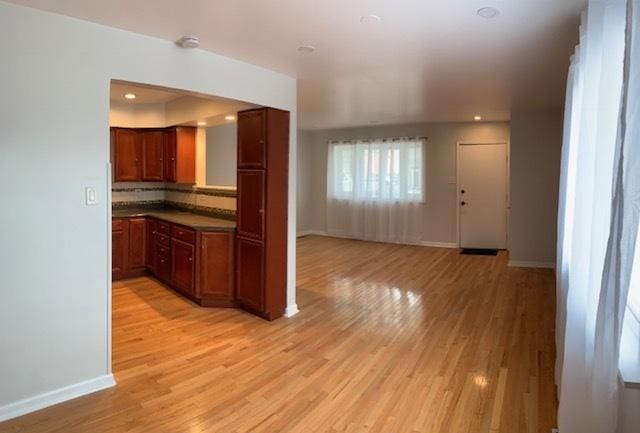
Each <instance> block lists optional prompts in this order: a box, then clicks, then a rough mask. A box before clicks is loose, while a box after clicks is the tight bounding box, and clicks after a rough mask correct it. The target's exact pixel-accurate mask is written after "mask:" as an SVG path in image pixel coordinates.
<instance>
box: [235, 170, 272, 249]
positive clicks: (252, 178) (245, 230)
mask: <svg viewBox="0 0 640 433" xmlns="http://www.w3.org/2000/svg"><path fill="white" fill-rule="evenodd" d="M264 180H265V171H264V170H238V183H237V185H238V191H239V192H242V193H241V194H240V193H238V197H237V199H236V200H237V212H236V216H237V221H238V236H241V237H244V238H249V239H257V240H263V232H264V224H265V219H264V204H265V203H264V195H265V184H264Z"/></svg>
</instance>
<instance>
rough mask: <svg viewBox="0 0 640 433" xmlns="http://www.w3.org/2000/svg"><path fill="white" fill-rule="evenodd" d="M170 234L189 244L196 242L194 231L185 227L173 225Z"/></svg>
mask: <svg viewBox="0 0 640 433" xmlns="http://www.w3.org/2000/svg"><path fill="white" fill-rule="evenodd" d="M171 236H172V237H174V238H176V239H178V240H181V241H183V242H187V243H190V244H195V243H196V232H194V231H193V230H191V229H188V228H185V227H180V226H173V227H172V228H171Z"/></svg>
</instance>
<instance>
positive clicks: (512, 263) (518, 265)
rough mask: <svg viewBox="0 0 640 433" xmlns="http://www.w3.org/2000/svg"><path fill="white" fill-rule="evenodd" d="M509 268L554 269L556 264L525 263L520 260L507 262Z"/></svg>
mask: <svg viewBox="0 0 640 433" xmlns="http://www.w3.org/2000/svg"><path fill="white" fill-rule="evenodd" d="M509 266H510V267H512V268H543V269H555V268H556V264H555V263H553V262H527V261H520V260H509Z"/></svg>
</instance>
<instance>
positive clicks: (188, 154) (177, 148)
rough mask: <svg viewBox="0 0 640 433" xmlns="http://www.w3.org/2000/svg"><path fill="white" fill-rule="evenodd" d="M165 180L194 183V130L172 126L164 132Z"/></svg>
mask: <svg viewBox="0 0 640 433" xmlns="http://www.w3.org/2000/svg"><path fill="white" fill-rule="evenodd" d="M164 137H165V155H166V165H165V172H166V175H165V180H166V181H167V182H174V183H191V184H193V183H196V128H193V127H190V126H174V127H172V128H167V129H166V131H165V136H164Z"/></svg>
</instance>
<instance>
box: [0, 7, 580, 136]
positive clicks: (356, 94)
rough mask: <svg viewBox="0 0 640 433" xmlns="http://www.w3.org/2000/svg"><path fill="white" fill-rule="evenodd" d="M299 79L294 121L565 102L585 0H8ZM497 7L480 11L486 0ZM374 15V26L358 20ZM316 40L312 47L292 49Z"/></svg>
mask: <svg viewBox="0 0 640 433" xmlns="http://www.w3.org/2000/svg"><path fill="white" fill-rule="evenodd" d="M12 2H13V3H18V4H22V5H26V6H31V7H35V8H38V9H43V10H48V11H53V12H57V13H61V14H64V15H69V16H73V17H77V18H81V19H85V20H88V21H93V22H97V23H101V24H105V25H109V26H113V27H118V28H123V29H127V30H131V31H134V32H138V33H142V34H147V35H151V36H156V37H159V38H163V39H167V40H177V39H178V38H180V37H181V36H183V35H186V34H193V35H197V36H198V37H199V38H200V40H201V48H202V49H205V50H209V51H213V52H216V53H219V54H223V55H226V56H229V57H233V58H236V59H240V60H244V61H247V62H250V63H253V64H256V65H260V66H263V67H266V68H270V69H273V70H276V71H280V72H283V73H285V74H287V75H290V76H293V77H297V78H298V80H299V82H298V110H299V116H298V117H299V127H301V128H302V129H318V128H334V127H344V126H359V125H366V124H369V123H373V122H377V123H381V124H384V123H409V122H418V121H467V120H470V119H472V117H473V115H475V114H480V115H482V116H483V117H484V118H485V119H486V120H507V119H509V116H510V112H511V110H513V109H532V108H560V107H561V106H562V101H563V94H564V80H565V77H566V70H567V68H568V64H569V56H570V55H571V53H572V50H573V46H574V45H575V43H576V42H577V34H578V25H579V15H580V12H581V11H582V9H583V8H584V7H585V6H586V3H587V0H268V1H267V0H235V1H215V0H180V1H177V0H153V1H152V0H109V1H104V0H12ZM487 5H491V6H495V7H497V8H498V9H499V10H500V11H501V14H500V16H499V17H498V18H496V19H493V20H486V19H483V18H480V17H479V16H477V15H476V11H477V10H478V9H479V8H480V7H483V6H487ZM367 14H377V15H379V16H380V17H382V21H381V22H380V23H369V24H362V23H360V17H361V16H363V15H367ZM307 44H311V45H314V46H315V47H316V48H317V49H316V51H315V52H313V53H311V54H301V53H299V52H298V51H297V48H298V46H300V45H307Z"/></svg>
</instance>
